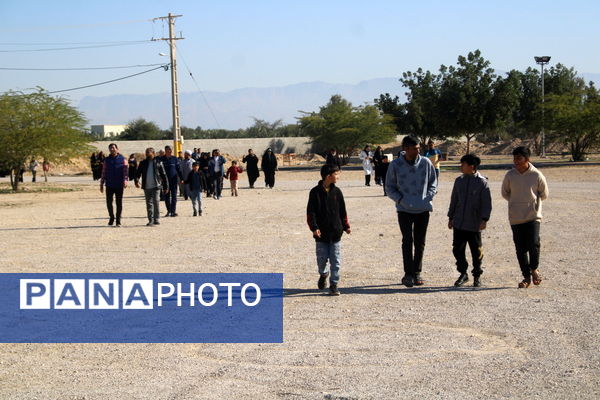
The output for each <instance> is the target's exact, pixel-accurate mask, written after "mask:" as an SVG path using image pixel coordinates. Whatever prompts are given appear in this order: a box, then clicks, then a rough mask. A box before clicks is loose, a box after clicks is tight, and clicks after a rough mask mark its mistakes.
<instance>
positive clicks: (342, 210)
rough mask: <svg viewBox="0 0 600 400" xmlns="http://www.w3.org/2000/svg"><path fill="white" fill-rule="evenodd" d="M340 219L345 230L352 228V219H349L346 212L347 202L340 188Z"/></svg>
mask: <svg viewBox="0 0 600 400" xmlns="http://www.w3.org/2000/svg"><path fill="white" fill-rule="evenodd" d="M340 219H341V220H342V226H343V227H344V230H345V231H347V230H348V229H350V221H348V214H347V213H346V202H345V201H344V195H343V193H342V191H341V190H340Z"/></svg>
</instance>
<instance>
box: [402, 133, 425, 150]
mask: <svg viewBox="0 0 600 400" xmlns="http://www.w3.org/2000/svg"><path fill="white" fill-rule="evenodd" d="M418 144H421V141H420V140H419V138H418V137H414V136H410V135H408V136H404V139H402V147H403V148H404V147H411V146H416V145H418Z"/></svg>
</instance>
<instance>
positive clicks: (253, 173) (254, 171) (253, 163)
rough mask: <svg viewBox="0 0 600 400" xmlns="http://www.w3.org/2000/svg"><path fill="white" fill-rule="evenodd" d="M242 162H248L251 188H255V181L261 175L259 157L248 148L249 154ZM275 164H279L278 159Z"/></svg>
mask: <svg viewBox="0 0 600 400" xmlns="http://www.w3.org/2000/svg"><path fill="white" fill-rule="evenodd" d="M242 162H243V163H246V173H247V174H248V183H249V184H250V189H254V182H256V180H257V179H258V177H259V176H260V172H258V157H257V156H256V154H254V151H252V149H248V154H247V155H245V156H244V158H242ZM275 165H277V160H275Z"/></svg>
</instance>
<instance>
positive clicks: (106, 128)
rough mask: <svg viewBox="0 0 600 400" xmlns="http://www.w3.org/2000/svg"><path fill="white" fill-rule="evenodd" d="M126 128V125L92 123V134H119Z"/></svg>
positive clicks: (102, 135) (105, 136) (103, 135)
mask: <svg viewBox="0 0 600 400" xmlns="http://www.w3.org/2000/svg"><path fill="white" fill-rule="evenodd" d="M125 128H127V125H92V126H91V130H92V135H95V136H97V137H99V138H107V137H114V136H119V135H120V134H121V133H123V131H124V130H125Z"/></svg>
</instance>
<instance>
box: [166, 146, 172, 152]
mask: <svg viewBox="0 0 600 400" xmlns="http://www.w3.org/2000/svg"><path fill="white" fill-rule="evenodd" d="M167 150H171V151H173V148H172V147H171V146H169V145H167V146H165V151H167Z"/></svg>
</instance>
